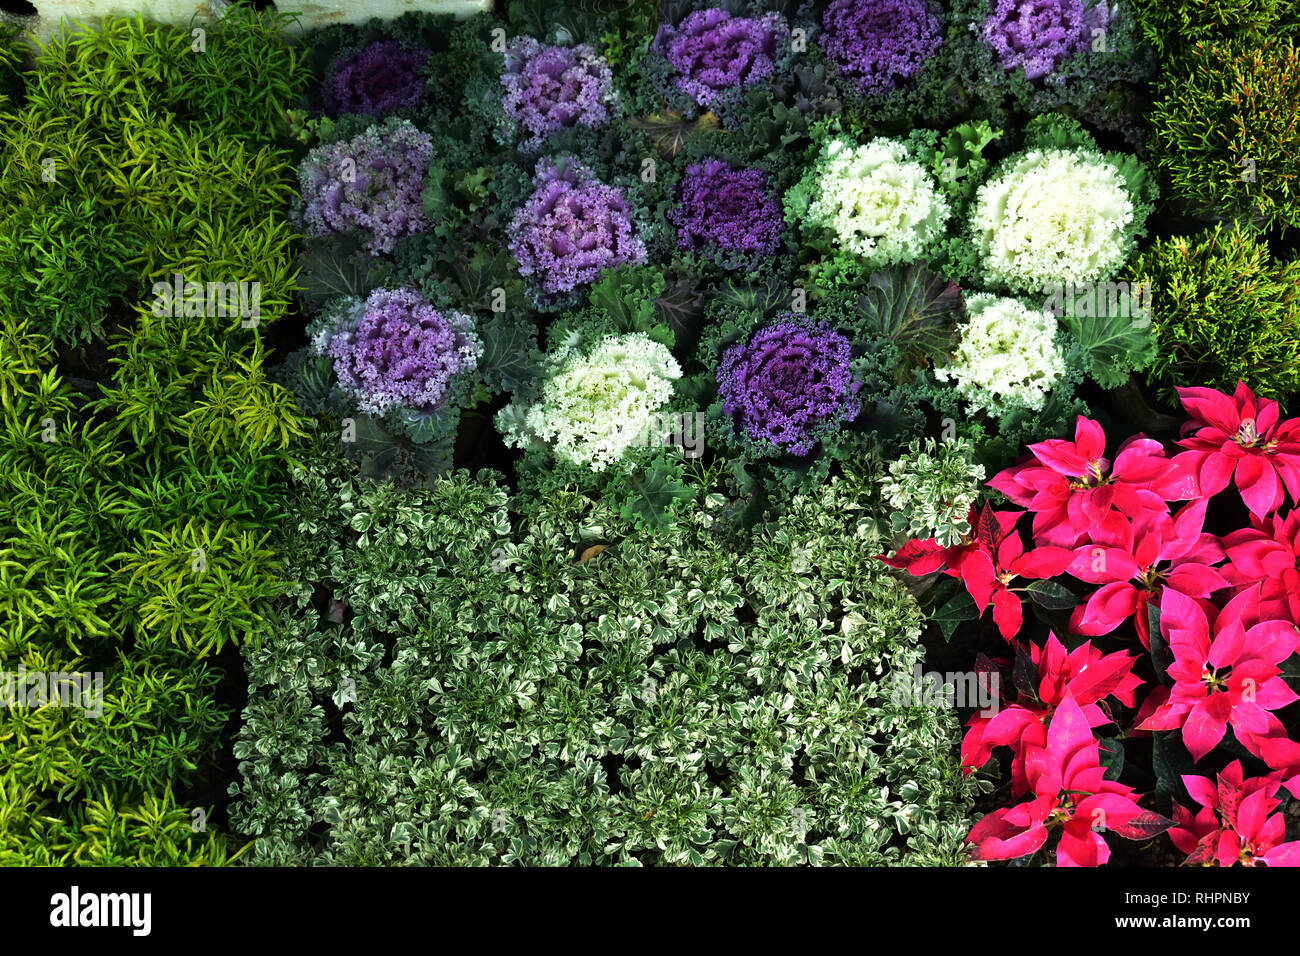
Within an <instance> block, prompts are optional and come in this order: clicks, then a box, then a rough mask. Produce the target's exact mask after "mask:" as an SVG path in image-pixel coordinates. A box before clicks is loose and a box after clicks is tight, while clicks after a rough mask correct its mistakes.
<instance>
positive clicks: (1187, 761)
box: [1151, 730, 1196, 812]
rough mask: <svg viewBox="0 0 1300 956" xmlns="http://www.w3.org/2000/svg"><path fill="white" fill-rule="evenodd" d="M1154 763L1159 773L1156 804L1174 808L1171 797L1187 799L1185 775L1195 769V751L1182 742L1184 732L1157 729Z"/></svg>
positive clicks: (1152, 753)
mask: <svg viewBox="0 0 1300 956" xmlns="http://www.w3.org/2000/svg"><path fill="white" fill-rule="evenodd" d="M1151 767H1152V769H1153V770H1154V771H1155V774H1156V787H1155V797H1156V808H1157V809H1159V810H1160V811H1161V812H1171V811H1170V806H1171V803H1172V801H1173V800H1174V799H1175V798H1177V799H1179V800H1180V801H1185V800H1186V799H1187V788H1186V787H1184V786H1183V775H1184V774H1190V773H1195V772H1196V763H1195V761H1193V760H1192V755H1191V754H1189V753H1188V752H1187V748H1186V747H1184V746H1183V742H1182V735H1181V733H1180V732H1179V731H1177V730H1157V731H1154V732H1153V733H1152V735H1151Z"/></svg>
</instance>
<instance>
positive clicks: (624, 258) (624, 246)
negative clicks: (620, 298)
mask: <svg viewBox="0 0 1300 956" xmlns="http://www.w3.org/2000/svg"><path fill="white" fill-rule="evenodd" d="M506 234H507V235H508V236H509V247H510V252H511V254H513V255H514V257H515V260H516V261H517V262H518V263H519V272H520V274H521V275H525V276H536V277H537V281H538V284H539V286H540V288H541V290H542V292H543V293H545V294H547V295H556V294H558V293H564V292H571V291H572V290H574V289H575V288H577V287H578V286H580V285H585V284H587V283H589V282H593V281H594V280H595V279H596V278H597V277H598V276H599V275H600V273H601V270H603V269H606V268H608V267H610V266H616V265H621V264H623V263H628V264H630V265H641V264H643V263H644V262H645V261H646V248H645V244H644V243H643V242H642V241H641V239H640V237H639V236H637V235H636V227H635V226H634V224H633V222H632V210H631V207H630V206H629V205H628V202H627V199H625V198H624V196H623V193H622V191H621V190H619V189H617V188H615V187H614V186H606V185H604V184H603V183H601V182H599V181H598V180H597V179H596V177H595V174H594V173H593V172H592V171H591V170H590V169H588V168H587V167H585V166H583V165H581V164H580V163H577V162H574V161H572V160H570V161H569V162H568V163H567V164H565V165H564V168H563V169H561V168H560V166H559V165H558V164H556V163H555V162H552V161H551V160H548V159H543V160H539V161H538V163H537V170H536V174H535V175H534V177H533V193H532V195H531V196H529V197H528V200H527V201H526V202H525V203H524V204H523V205H522V206H520V207H519V209H517V210H516V211H515V215H514V217H513V218H512V219H511V221H510V225H509V227H508V228H507V230H506Z"/></svg>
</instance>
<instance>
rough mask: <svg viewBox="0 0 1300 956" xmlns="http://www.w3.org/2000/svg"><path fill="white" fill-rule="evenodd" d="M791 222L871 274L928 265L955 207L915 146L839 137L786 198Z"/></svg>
mask: <svg viewBox="0 0 1300 956" xmlns="http://www.w3.org/2000/svg"><path fill="white" fill-rule="evenodd" d="M785 209H786V219H787V221H788V222H790V223H791V224H798V225H799V226H800V227H801V228H802V229H804V230H806V231H811V232H812V233H813V234H814V235H815V234H816V232H817V231H819V230H820V231H822V232H824V233H825V234H826V235H828V236H829V237H830V241H831V242H832V243H833V244H834V246H835V247H836V248H840V249H843V250H844V251H846V252H849V253H852V254H854V255H856V256H858V257H859V258H860V259H861V262H862V267H863V268H864V269H868V270H869V269H875V268H879V267H880V266H886V265H894V264H896V263H907V262H911V261H914V260H916V259H923V258H925V256H926V255H927V252H928V250H929V248H930V247H931V246H932V245H933V243H935V242H936V241H937V240H938V239H939V238H941V237H942V235H943V229H944V225H945V224H946V223H947V221H948V218H949V216H950V215H951V214H952V209H951V207H950V205H949V203H948V201H947V199H945V198H944V196H943V194H942V192H941V191H940V190H939V188H938V185H937V183H935V181H934V180H933V179H932V178H931V176H930V173H929V172H928V171H927V170H926V168H925V167H924V166H923V165H921V163H920V162H918V161H917V160H916V159H914V158H913V157H912V155H911V153H910V152H909V151H908V148H907V146H906V145H905V144H904V143H902V142H900V141H898V140H893V139H888V138H884V137H878V138H876V139H873V140H872V141H871V142H869V143H866V144H864V145H857V144H855V143H853V142H851V141H850V140H848V139H846V138H844V137H839V136H836V137H832V138H830V139H829V140H828V141H827V142H826V143H825V145H824V146H823V147H822V150H821V153H820V154H819V155H818V157H817V159H816V161H815V162H814V164H813V165H812V167H811V168H810V169H809V170H808V172H807V173H805V175H804V178H803V180H801V181H800V182H799V184H798V185H796V186H795V187H794V188H793V189H791V190H790V191H789V192H788V193H787V194H786V197H785Z"/></svg>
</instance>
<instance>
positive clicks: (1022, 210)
mask: <svg viewBox="0 0 1300 956" xmlns="http://www.w3.org/2000/svg"><path fill="white" fill-rule="evenodd" d="M1134 214H1135V213H1134V203H1133V197H1132V195H1131V194H1130V192H1129V189H1128V185H1127V183H1126V181H1125V179H1124V176H1123V174H1122V173H1121V172H1120V170H1119V169H1118V168H1117V167H1116V166H1115V165H1114V164H1112V163H1110V162H1109V161H1107V160H1106V159H1105V158H1104V157H1102V156H1101V155H1100V154H1097V153H1094V152H1091V151H1088V150H1067V149H1032V150H1029V151H1028V152H1026V153H1025V154H1024V155H1022V156H1021V157H1020V158H1019V159H1018V160H1016V161H1015V162H1013V163H1012V164H1011V165H1010V166H1008V167H1006V168H1004V169H1002V170H999V171H998V173H997V174H996V175H995V176H994V177H993V178H992V179H990V180H989V181H988V182H986V183H985V184H984V185H983V186H981V187H980V189H979V192H978V193H977V194H976V196H975V209H974V212H973V214H972V216H971V227H972V232H973V238H974V241H975V246H976V248H977V249H978V250H979V254H980V258H981V261H982V263H983V268H984V274H985V280H986V282H987V284H988V285H989V286H992V287H997V288H1004V289H1009V290H1010V291H1012V292H1015V293H1020V294H1027V293H1037V292H1040V291H1041V290H1042V289H1043V288H1044V287H1045V286H1048V285H1052V286H1055V285H1058V284H1061V283H1068V282H1076V283H1077V282H1095V281H1098V280H1101V279H1106V278H1108V277H1109V276H1111V275H1113V274H1114V272H1115V270H1116V269H1118V268H1119V267H1120V266H1121V265H1123V263H1124V260H1125V259H1126V258H1127V257H1128V252H1129V246H1130V241H1129V240H1130V236H1131V233H1132V230H1130V228H1129V227H1130V225H1131V224H1132V223H1133V220H1134Z"/></svg>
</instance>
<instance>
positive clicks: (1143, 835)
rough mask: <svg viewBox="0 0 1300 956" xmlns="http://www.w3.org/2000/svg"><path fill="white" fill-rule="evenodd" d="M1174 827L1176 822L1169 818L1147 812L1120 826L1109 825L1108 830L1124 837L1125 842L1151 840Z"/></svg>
mask: <svg viewBox="0 0 1300 956" xmlns="http://www.w3.org/2000/svg"><path fill="white" fill-rule="evenodd" d="M1173 825H1174V821H1173V820H1170V819H1169V818H1168V817H1162V816H1161V815H1160V814H1158V813H1152V812H1151V811H1150V810H1147V811H1146V812H1144V813H1139V814H1138V815H1137V816H1135V817H1133V819H1131V820H1126V821H1125V822H1124V823H1121V824H1119V825H1118V826H1109V825H1108V826H1107V827H1106V829H1107V830H1108V831H1109V832H1111V833H1113V834H1115V835H1116V836H1118V837H1123V838H1124V839H1125V840H1149V839H1150V838H1151V837H1155V836H1159V835H1160V834H1162V833H1164V832H1165V831H1166V830H1168V829H1169V828H1170V827H1172V826H1173Z"/></svg>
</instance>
